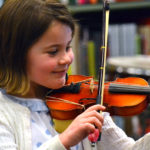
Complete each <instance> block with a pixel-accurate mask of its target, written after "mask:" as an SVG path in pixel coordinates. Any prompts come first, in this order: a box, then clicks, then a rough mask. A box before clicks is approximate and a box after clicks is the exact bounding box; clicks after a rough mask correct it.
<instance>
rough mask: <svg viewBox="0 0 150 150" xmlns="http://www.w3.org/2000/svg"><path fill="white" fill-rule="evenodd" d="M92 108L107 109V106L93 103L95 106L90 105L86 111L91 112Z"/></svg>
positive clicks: (97, 109)
mask: <svg viewBox="0 0 150 150" xmlns="http://www.w3.org/2000/svg"><path fill="white" fill-rule="evenodd" d="M92 110H96V111H99V110H102V111H103V110H105V107H104V106H102V105H99V104H97V105H93V106H91V107H89V108H88V109H87V110H86V111H85V112H89V111H92Z"/></svg>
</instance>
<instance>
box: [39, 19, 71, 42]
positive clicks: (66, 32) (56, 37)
mask: <svg viewBox="0 0 150 150" xmlns="http://www.w3.org/2000/svg"><path fill="white" fill-rule="evenodd" d="M71 39H72V30H71V28H70V27H69V26H68V25H66V24H64V23H61V22H59V21H53V22H52V24H51V25H50V26H49V27H48V29H47V30H46V32H45V33H44V34H43V35H42V36H41V38H40V39H39V41H43V42H46V41H47V42H49V43H53V42H55V43H60V42H63V43H64V42H68V41H71Z"/></svg>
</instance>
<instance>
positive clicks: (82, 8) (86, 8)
mask: <svg viewBox="0 0 150 150" xmlns="http://www.w3.org/2000/svg"><path fill="white" fill-rule="evenodd" d="M102 8H103V5H102V4H97V5H89V4H86V5H78V6H69V10H70V11H71V12H72V13H73V14H75V13H84V12H96V11H102ZM144 8H150V1H142V2H118V3H110V10H112V11H115V10H129V9H144Z"/></svg>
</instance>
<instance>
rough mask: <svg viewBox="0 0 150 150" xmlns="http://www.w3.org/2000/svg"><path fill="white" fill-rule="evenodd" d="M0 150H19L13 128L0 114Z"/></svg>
mask: <svg viewBox="0 0 150 150" xmlns="http://www.w3.org/2000/svg"><path fill="white" fill-rule="evenodd" d="M0 149H1V150H17V145H16V143H15V137H14V134H13V131H12V129H11V127H10V126H9V125H8V123H7V121H6V118H5V117H4V116H3V115H2V114H1V113H0Z"/></svg>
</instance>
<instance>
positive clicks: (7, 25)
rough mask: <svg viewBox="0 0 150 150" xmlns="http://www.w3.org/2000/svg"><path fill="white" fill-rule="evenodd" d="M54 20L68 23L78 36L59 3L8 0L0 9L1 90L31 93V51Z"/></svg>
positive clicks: (53, 1)
mask: <svg viewBox="0 0 150 150" xmlns="http://www.w3.org/2000/svg"><path fill="white" fill-rule="evenodd" d="M54 20H58V21H60V22H62V23H64V24H67V25H68V26H69V27H70V28H71V29H72V33H73V34H74V20H73V18H72V16H71V15H70V12H69V11H68V9H67V8H66V6H65V5H63V4H61V3H59V2H57V1H56V0H7V1H6V2H5V4H4V5H3V6H2V8H1V9H0V87H1V88H3V89H5V90H6V91H7V92H8V93H13V94H22V95H23V94H25V93H26V92H28V90H29V87H30V84H29V81H28V77H27V73H26V55H27V52H28V49H29V48H30V47H31V46H32V45H33V44H34V43H35V42H36V41H37V40H38V39H39V38H40V37H41V36H42V35H43V33H44V32H45V31H46V30H47V28H48V27H49V25H50V24H51V23H52V22H53V21H54Z"/></svg>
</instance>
